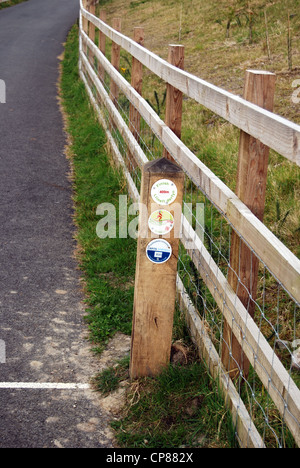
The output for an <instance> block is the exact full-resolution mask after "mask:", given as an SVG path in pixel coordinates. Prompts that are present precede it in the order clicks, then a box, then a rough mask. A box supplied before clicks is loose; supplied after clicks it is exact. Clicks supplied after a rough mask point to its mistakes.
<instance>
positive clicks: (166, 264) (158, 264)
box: [130, 158, 184, 379]
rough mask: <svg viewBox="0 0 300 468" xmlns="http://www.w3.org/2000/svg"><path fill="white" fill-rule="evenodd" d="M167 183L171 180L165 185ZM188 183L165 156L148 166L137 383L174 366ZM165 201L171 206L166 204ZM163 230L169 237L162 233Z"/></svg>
mask: <svg viewBox="0 0 300 468" xmlns="http://www.w3.org/2000/svg"><path fill="white" fill-rule="evenodd" d="M163 179H167V180H168V181H170V182H168V183H164V182H163ZM183 183H184V173H183V171H182V170H181V168H180V167H179V166H177V165H176V164H175V163H173V162H172V161H170V160H168V159H166V158H161V159H158V160H154V161H151V162H149V163H147V164H145V166H144V168H143V172H142V187H141V200H140V224H139V237H138V246H137V263H136V278H135V293H134V309H133V328H132V339H131V360H130V376H131V378H132V379H135V378H139V377H142V376H154V375H157V374H158V373H159V372H161V370H162V369H163V368H164V367H165V366H167V365H168V364H169V362H170V352H171V343H172V328H173V316H174V308H175V294H176V275H177V260H178V247H179V234H180V228H181V208H182V193H183ZM173 184H174V185H173ZM152 196H153V198H152ZM172 197H173V198H172ZM166 199H169V200H168V201H167V202H170V203H169V204H168V205H166V204H165V205H163V204H161V203H166ZM154 200H156V202H155V201H154ZM170 214H171V215H173V220H174V224H172V216H170ZM149 218H150V221H149ZM172 226H173V228H172V229H171V231H170V232H169V233H168V234H167V231H168V230H169V229H170V228H171V227H172ZM153 231H155V232H153ZM161 232H166V234H164V235H162V234H158V233H161Z"/></svg>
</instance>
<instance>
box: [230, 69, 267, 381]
mask: <svg viewBox="0 0 300 468" xmlns="http://www.w3.org/2000/svg"><path fill="white" fill-rule="evenodd" d="M275 81H276V76H275V75H274V74H273V73H269V72H265V71H254V70H248V71H247V72H246V80H245V88H244V98H245V99H247V100H248V101H250V102H252V103H253V104H256V105H258V106H260V107H263V108H264V109H266V110H269V111H273V106H274V94H275ZM268 161H269V148H268V147H267V146H265V145H263V144H262V143H261V142H260V141H259V140H257V139H255V138H254V137H252V136H250V135H248V134H247V133H245V132H243V131H241V135H240V147H239V157H238V171H237V186H236V194H237V196H238V197H239V198H240V199H241V200H242V202H244V203H245V205H247V207H248V208H249V209H250V210H251V211H252V212H253V213H254V214H255V216H257V218H258V219H259V220H260V221H262V220H263V216H264V207H265V194H266V184H267V171H268ZM258 267H259V261H258V259H257V257H256V256H255V254H252V252H251V250H250V249H249V248H248V247H247V246H246V244H245V243H244V242H243V241H242V240H241V239H240V237H239V236H238V235H237V234H236V232H235V231H232V236H231V250H230V269H229V272H228V282H229V284H230V285H231V286H232V288H233V290H234V291H235V292H236V293H237V296H238V297H239V299H240V300H241V302H242V303H243V305H244V307H245V308H246V309H247V311H248V312H249V314H250V315H251V316H252V317H253V316H254V312H255V300H256V295H257V280H258ZM249 293H250V294H249ZM223 342H224V343H223V346H222V362H223V364H224V366H225V368H226V369H227V370H228V371H230V377H231V378H236V377H238V375H239V373H240V371H243V375H244V376H247V375H248V372H249V361H248V359H247V358H246V356H245V355H244V353H243V351H242V347H241V346H240V344H239V342H238V340H237V339H236V337H235V336H234V335H233V333H232V331H231V327H230V324H229V323H228V322H227V321H225V322H224V329H223ZM230 350H231V353H232V356H230V355H229V353H230Z"/></svg>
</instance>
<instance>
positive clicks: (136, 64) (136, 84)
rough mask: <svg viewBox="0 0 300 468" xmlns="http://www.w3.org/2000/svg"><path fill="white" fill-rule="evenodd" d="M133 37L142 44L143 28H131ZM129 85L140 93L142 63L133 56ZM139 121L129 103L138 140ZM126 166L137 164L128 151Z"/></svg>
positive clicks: (130, 117) (133, 166) (131, 127)
mask: <svg viewBox="0 0 300 468" xmlns="http://www.w3.org/2000/svg"><path fill="white" fill-rule="evenodd" d="M133 39H134V40H135V42H137V43H138V44H140V45H142V46H143V45H144V29H143V28H140V27H136V28H134V30H133ZM131 86H132V87H133V88H134V89H135V90H136V91H137V92H138V93H139V94H140V95H142V86H143V65H142V63H141V62H140V61H139V60H137V59H136V58H135V57H132V68H131ZM140 123H141V116H140V113H139V111H138V110H137V109H136V108H135V107H134V106H133V104H131V103H130V107H129V129H130V131H131V132H132V134H133V136H134V138H135V139H136V140H137V141H139V138H140ZM127 159H128V168H129V170H135V169H136V167H137V166H138V164H137V163H136V161H135V159H134V156H133V155H132V154H131V153H130V151H128V158H127Z"/></svg>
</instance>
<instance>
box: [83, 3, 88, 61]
mask: <svg viewBox="0 0 300 468" xmlns="http://www.w3.org/2000/svg"><path fill="white" fill-rule="evenodd" d="M82 3H83V8H85V9H86V10H88V5H87V0H83V2H82ZM82 29H83V31H84V32H85V33H86V34H88V30H89V22H88V20H87V19H86V18H85V17H84V16H82ZM83 51H84V52H85V55H87V54H88V46H87V44H86V43H85V44H84V45H83Z"/></svg>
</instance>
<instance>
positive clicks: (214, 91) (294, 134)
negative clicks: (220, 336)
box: [79, 0, 300, 447]
mask: <svg viewBox="0 0 300 468" xmlns="http://www.w3.org/2000/svg"><path fill="white" fill-rule="evenodd" d="M80 4H81V10H80V11H81V15H80V64H79V65H80V75H81V77H82V80H83V81H84V83H85V86H86V89H87V92H88V94H89V97H90V100H91V102H92V104H93V106H94V108H95V110H96V112H97V114H98V116H99V119H100V122H101V124H102V125H103V127H104V128H105V130H106V134H107V137H108V140H109V142H110V144H111V149H112V152H113V154H114V156H115V157H116V159H117V161H118V162H119V164H120V165H121V166H122V168H123V170H124V174H125V177H126V179H127V182H128V188H129V193H130V195H131V197H132V198H133V200H134V201H139V200H140V195H139V191H138V190H137V187H136V185H135V183H134V180H133V177H132V174H131V173H130V170H129V168H128V166H127V165H126V163H125V161H124V159H123V156H122V155H121V153H120V151H119V148H118V146H117V145H116V143H115V141H114V137H113V130H112V128H111V127H110V125H108V124H107V122H106V118H105V116H104V114H103V111H102V108H105V109H106V111H107V112H108V113H109V116H110V120H111V122H113V124H114V125H115V126H116V128H117V129H118V132H119V133H120V134H121V136H122V138H123V140H124V142H125V144H126V146H127V148H128V152H129V154H130V158H133V160H134V161H135V164H136V165H137V166H138V167H140V168H141V169H142V168H143V167H144V165H145V164H146V163H147V162H148V159H147V157H146V155H145V154H144V152H143V150H142V148H141V146H140V145H139V141H138V138H137V135H135V134H134V131H133V127H130V125H129V126H128V125H127V124H126V123H125V121H124V119H123V118H122V116H121V115H120V113H119V112H118V110H117V107H116V105H115V104H116V102H115V103H114V99H112V98H111V96H110V93H109V92H108V91H107V90H106V89H105V87H104V85H103V83H102V82H101V80H100V79H99V76H100V77H101V78H102V81H103V77H104V73H105V72H106V73H107V74H108V75H109V77H110V80H111V83H113V85H112V86H113V88H114V89H117V90H118V91H115V94H116V93H117V92H121V93H123V94H124V95H125V96H126V97H127V99H128V100H129V101H130V106H132V109H135V111H136V112H137V113H138V115H139V116H141V117H142V118H143V119H144V121H145V122H146V123H147V125H148V126H149V127H150V128H151V130H152V132H153V133H154V134H155V135H156V137H157V138H158V140H159V141H160V142H161V143H162V145H163V146H164V148H165V151H166V153H167V154H168V155H170V156H171V158H173V159H174V160H175V161H176V162H177V163H178V165H179V166H180V167H181V168H182V169H183V170H184V172H185V174H186V176H187V177H189V178H190V180H191V181H192V182H193V183H194V184H195V185H196V186H197V187H198V188H199V189H200V190H201V191H202V192H203V193H204V194H205V196H206V197H207V199H208V200H210V201H211V202H212V203H213V204H214V205H215V207H216V208H217V209H218V211H219V212H220V213H221V214H222V215H223V216H224V217H225V219H226V220H227V221H228V223H230V224H231V225H232V227H233V229H234V231H235V232H236V233H237V234H238V235H239V237H240V239H242V240H243V242H244V243H245V245H247V247H248V248H249V249H250V250H251V252H253V253H255V255H256V256H257V258H258V259H259V260H261V261H262V262H263V264H264V265H265V266H266V267H267V268H268V270H269V271H270V272H271V273H272V275H273V276H274V278H275V279H276V280H277V281H278V282H279V283H280V284H282V285H283V287H284V288H285V290H286V291H287V292H288V294H289V296H290V297H291V298H292V299H293V300H294V301H295V304H296V306H297V307H299V303H300V261H299V259H298V258H297V257H296V256H295V255H294V254H293V253H292V252H290V250H289V249H288V248H287V247H286V246H284V244H283V243H282V242H281V241H279V239H277V238H276V236H274V235H273V234H272V233H271V232H270V231H269V229H267V227H266V226H265V225H264V224H263V222H262V221H261V220H259V219H258V218H257V217H256V216H255V215H254V214H253V212H252V211H251V210H250V209H249V208H248V207H247V206H246V204H245V203H243V202H242V201H241V200H240V198H239V197H238V196H237V195H236V194H235V193H233V192H232V191H231V190H230V189H229V188H228V187H227V186H226V185H225V184H224V183H223V182H222V181H221V180H220V179H218V178H217V177H216V176H215V175H214V174H213V173H212V171H211V170H210V169H209V168H207V167H206V166H205V165H204V164H203V163H202V162H201V161H200V160H199V159H198V158H197V157H196V156H195V155H194V154H193V153H192V152H191V151H190V150H189V148H187V147H186V146H185V145H184V144H183V143H182V141H181V140H180V138H179V136H180V135H178V136H176V135H175V133H174V132H173V131H172V130H171V129H170V127H169V126H168V125H167V124H166V123H165V122H163V121H162V120H161V119H160V117H159V116H158V115H157V114H156V113H155V111H154V110H153V109H152V107H151V106H150V105H149V104H148V102H147V101H146V100H145V99H144V98H143V97H142V96H141V94H140V93H141V91H140V88H138V87H137V86H135V85H134V83H133V82H132V84H133V86H132V85H131V84H129V83H128V82H127V80H126V79H125V78H124V77H123V76H122V75H121V74H120V73H119V72H118V70H117V68H118V67H117V66H116V64H115V65H114V64H112V63H110V62H109V61H108V60H107V58H106V57H105V54H104V50H105V48H104V46H103V44H104V37H108V38H109V39H111V41H112V42H113V44H114V47H115V46H116V45H117V46H119V47H121V48H123V49H125V50H126V51H127V52H128V53H130V54H131V55H132V57H133V60H134V61H135V64H136V65H137V64H142V65H144V66H146V67H147V68H148V69H149V70H151V71H152V72H154V73H155V74H156V75H157V76H159V77H160V78H162V79H163V80H164V81H165V82H166V83H167V84H168V85H169V86H171V87H173V88H174V89H175V90H179V92H181V93H184V94H186V95H187V96H189V97H190V98H193V99H194V100H195V101H196V102H198V103H200V104H202V105H204V106H205V107H207V108H208V109H210V110H212V111H213V112H215V113H216V114H218V115H219V116H221V117H223V118H224V119H226V120H227V121H228V122H230V123H232V124H233V125H235V126H237V127H238V128H240V129H241V130H242V131H243V132H246V133H247V134H248V135H251V136H252V137H253V138H255V139H256V140H259V142H260V143H262V144H264V145H266V146H267V147H269V148H272V149H274V150H275V151H277V152H279V153H280V154H281V155H283V156H285V157H286V158H288V159H289V160H290V161H292V162H294V163H296V164H298V165H300V147H299V141H300V127H299V126H298V125H296V124H294V123H293V122H289V121H288V120H286V119H283V118H282V117H279V116H277V115H275V114H273V113H272V112H270V111H269V110H266V109H263V108H261V107H259V106H258V105H256V104H253V103H251V102H249V101H247V100H246V99H242V98H240V97H238V96H234V95H233V94H231V93H228V92H226V91H224V90H222V89H219V88H217V87H215V86H213V85H211V84H210V83H207V82H205V81H203V80H201V79H199V78H197V77H195V76H193V75H191V74H189V73H187V72H185V71H184V70H182V69H180V68H177V67H176V66H174V65H172V64H170V63H168V62H166V61H164V60H162V59H161V58H160V57H158V56H156V55H155V54H153V53H152V52H150V51H148V50H147V49H145V48H144V47H143V46H142V45H141V44H138V43H137V42H135V41H133V40H131V39H129V38H128V37H126V36H124V35H122V34H121V33H120V32H119V31H116V30H115V29H113V28H111V27H110V26H108V25H107V24H106V23H105V22H104V21H103V20H100V19H98V18H97V17H96V16H95V15H94V14H92V13H91V12H90V11H88V9H87V8H85V7H84V4H83V2H82V0H81V2H80ZM101 18H102V19H104V18H105V17H104V14H103V12H101ZM88 23H89V24H92V25H93V27H92V28H91V29H90V30H89V29H88ZM94 27H96V28H98V30H99V47H97V45H96V44H95V39H94V38H95V35H94ZM140 42H142V41H140ZM118 51H119V49H118V50H117V52H118ZM90 56H91V57H94V58H95V59H96V63H97V67H96V66H95V63H94V62H93V61H91V60H90ZM140 71H141V69H140ZM140 76H141V75H140ZM140 79H141V78H140ZM92 88H94V89H95V90H97V96H96V95H95V93H94V92H93V90H92ZM131 113H132V110H131ZM132 115H133V114H132ZM135 118H136V117H135ZM181 242H182V244H183V246H185V248H186V251H187V252H188V254H189V256H190V258H191V260H192V261H193V263H194V265H195V267H196V269H197V270H198V271H199V273H200V275H201V277H202V279H203V281H204V282H205V284H206V286H207V288H208V289H209V290H210V292H211V294H212V296H213V297H214V299H215V301H216V303H217V305H218V306H219V309H220V310H221V312H222V314H223V316H224V319H225V320H227V321H228V323H229V324H230V326H231V331H232V333H233V334H234V336H235V338H236V340H237V341H238V342H239V343H240V345H241V346H242V347H243V352H244V353H245V355H246V356H247V359H248V360H249V362H250V363H251V365H252V366H253V368H254V369H255V371H256V373H257V375H258V376H259V378H260V379H261V381H262V383H263V385H264V386H265V387H266V389H267V390H268V392H269V394H270V396H271V398H272V399H273V401H274V403H275V405H276V406H277V408H278V410H279V412H280V414H281V416H282V418H283V419H284V421H285V423H286V424H287V426H288V427H289V429H290V431H291V433H292V435H293V437H294V439H295V441H296V443H297V444H298V445H299V444H300V426H299V422H300V392H299V389H298V388H297V386H296V384H295V383H294V381H293V380H292V378H291V376H290V374H289V373H288V371H287V370H286V369H285V368H284V366H283V365H282V363H281V362H280V360H279V358H278V357H277V356H276V354H275V353H274V351H273V349H272V348H271V347H270V345H269V343H268V342H267V340H266V339H265V338H264V337H263V336H262V334H261V331H260V329H259V327H258V326H257V325H256V323H255V322H254V320H253V318H252V317H250V315H249V313H248V310H247V308H246V307H245V305H244V304H243V303H242V302H241V300H240V299H239V297H238V296H237V294H236V292H235V291H234V290H233V288H232V285H231V284H230V283H229V281H228V280H227V278H226V277H225V276H224V274H223V273H222V272H221V270H220V269H219V267H218V265H217V264H216V263H215V262H214V260H213V258H212V257H211V255H210V253H209V252H208V250H207V249H206V247H205V246H204V244H203V242H202V240H201V239H200V238H199V236H198V234H197V233H196V231H195V230H194V229H193V228H192V226H191V224H190V222H189V221H188V220H187V218H186V217H185V215H182V238H181ZM191 246H193V247H192V248H191ZM177 294H178V297H179V302H180V304H181V305H182V308H183V310H185V312H186V318H187V322H188V323H189V325H190V329H191V332H192V334H193V338H194V340H195V341H196V342H197V343H198V344H199V340H200V341H201V343H200V344H199V347H200V348H201V349H202V355H204V356H206V357H207V360H208V362H209V363H210V369H211V371H212V370H213V372H212V374H213V375H214V376H215V377H216V378H217V377H218V378H219V380H220V383H221V387H222V388H223V390H224V392H225V393H226V395H227V397H226V398H227V402H228V404H229V406H230V407H231V410H232V412H233V414H234V415H235V416H236V418H235V420H236V423H237V432H238V436H239V441H240V444H241V445H242V446H251V447H263V446H264V443H263V441H262V439H261V437H260V436H259V434H258V432H257V430H256V429H255V428H254V427H253V424H252V425H251V422H250V423H249V421H251V418H250V417H249V415H248V414H247V411H246V409H245V407H244V406H243V405H242V404H241V401H240V398H239V397H238V395H237V393H236V391H235V389H234V385H233V383H232V381H231V379H230V378H229V375H228V373H227V369H226V368H225V367H224V366H223V364H222V363H221V362H220V359H219V358H218V353H217V352H216V351H215V349H214V346H213V345H212V342H211V341H210V339H209V337H208V336H207V334H206V333H205V327H204V326H203V323H202V322H201V319H200V318H199V316H197V312H196V310H195V307H194V305H193V304H192V302H191V300H190V299H189V298H188V294H187V292H186V290H185V288H184V285H183V283H182V281H181V279H180V277H179V276H178V277H177ZM249 424H250V426H249ZM249 427H250V429H249Z"/></svg>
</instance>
